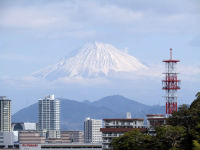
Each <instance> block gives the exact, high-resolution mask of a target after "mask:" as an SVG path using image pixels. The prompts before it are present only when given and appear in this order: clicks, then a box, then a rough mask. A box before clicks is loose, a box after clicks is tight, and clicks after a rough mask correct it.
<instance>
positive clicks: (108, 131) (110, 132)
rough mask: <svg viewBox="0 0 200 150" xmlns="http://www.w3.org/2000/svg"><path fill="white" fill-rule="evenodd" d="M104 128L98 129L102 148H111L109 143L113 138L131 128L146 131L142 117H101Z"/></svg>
mask: <svg viewBox="0 0 200 150" xmlns="http://www.w3.org/2000/svg"><path fill="white" fill-rule="evenodd" d="M103 121H104V128H101V129H100V131H101V132H102V133H103V134H102V139H103V141H102V148H103V149H111V147H110V143H111V141H112V139H113V138H115V137H119V136H120V135H123V134H124V133H125V132H129V131H131V130H133V129H139V130H140V131H142V132H145V131H146V128H145V126H144V119H130V118H129V119H103Z"/></svg>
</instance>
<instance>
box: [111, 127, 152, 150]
mask: <svg viewBox="0 0 200 150" xmlns="http://www.w3.org/2000/svg"><path fill="white" fill-rule="evenodd" d="M152 144H153V141H152V137H151V136H150V135H145V134H143V133H141V132H140V131H139V130H138V129H134V130H132V131H130V132H127V133H125V134H124V135H122V136H120V137H118V138H114V139H113V141H112V142H111V145H112V147H113V149H114V150H149V149H151V148H152Z"/></svg>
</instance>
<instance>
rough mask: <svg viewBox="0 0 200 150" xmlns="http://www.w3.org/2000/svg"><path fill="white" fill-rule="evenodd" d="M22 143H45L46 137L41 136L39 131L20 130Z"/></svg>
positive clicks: (20, 141)
mask: <svg viewBox="0 0 200 150" xmlns="http://www.w3.org/2000/svg"><path fill="white" fill-rule="evenodd" d="M19 143H20V144H22V145H23V144H44V143H45V137H44V136H41V132H39V131H20V132H19Z"/></svg>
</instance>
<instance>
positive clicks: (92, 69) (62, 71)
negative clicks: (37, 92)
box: [33, 42, 147, 80]
mask: <svg viewBox="0 0 200 150" xmlns="http://www.w3.org/2000/svg"><path fill="white" fill-rule="evenodd" d="M146 68H147V67H146V66H145V65H143V64H142V63H141V62H140V61H139V60H137V59H136V58H135V57H133V56H131V55H129V54H127V53H126V52H122V51H120V50H118V49H116V48H115V47H114V46H112V45H110V44H104V43H100V42H94V43H87V44H85V45H84V46H83V47H82V48H81V49H80V50H79V51H78V53H76V54H75V55H74V56H72V57H69V58H63V59H62V60H61V61H60V62H58V63H57V64H55V65H52V66H49V67H47V68H45V69H42V70H40V71H38V72H35V73H34V74H33V76H35V77H40V78H45V79H47V80H56V79H58V78H64V77H77V76H81V77H86V78H90V77H98V76H107V75H108V74H109V73H111V72H133V71H138V70H141V69H146Z"/></svg>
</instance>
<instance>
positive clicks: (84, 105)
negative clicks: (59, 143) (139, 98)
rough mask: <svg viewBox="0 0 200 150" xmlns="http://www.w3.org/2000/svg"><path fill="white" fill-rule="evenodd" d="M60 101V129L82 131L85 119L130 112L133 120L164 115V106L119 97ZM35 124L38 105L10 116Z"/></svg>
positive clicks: (109, 116)
mask: <svg viewBox="0 0 200 150" xmlns="http://www.w3.org/2000/svg"><path fill="white" fill-rule="evenodd" d="M58 99H60V101H61V129H62V130H82V129H83V121H84V119H85V118H86V117H91V118H96V119H103V118H125V116H126V112H131V113H132V117H133V118H145V115H146V114H164V110H165V107H164V106H148V105H145V104H142V103H139V102H136V101H134V100H131V99H128V98H125V97H123V96H120V95H113V96H107V97H104V98H102V99H100V100H98V101H95V102H89V101H83V102H78V101H75V100H69V99H64V98H58ZM27 121H30V122H37V121H38V104H37V103H35V104H33V105H30V106H28V107H26V108H23V109H21V110H20V111H18V112H17V113H15V114H14V115H13V116H12V122H27Z"/></svg>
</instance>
